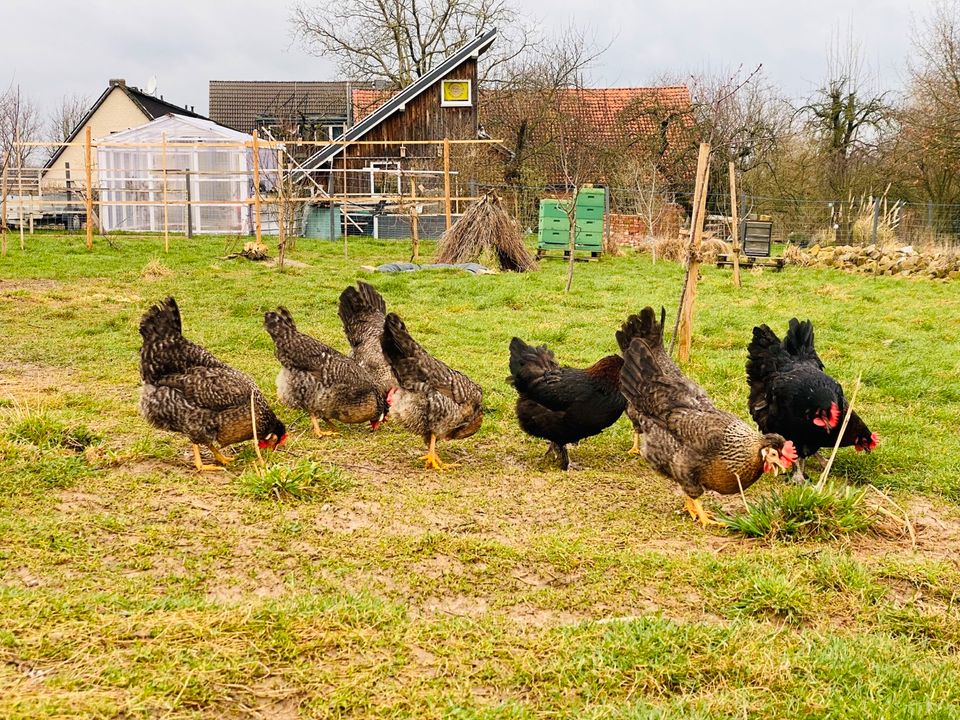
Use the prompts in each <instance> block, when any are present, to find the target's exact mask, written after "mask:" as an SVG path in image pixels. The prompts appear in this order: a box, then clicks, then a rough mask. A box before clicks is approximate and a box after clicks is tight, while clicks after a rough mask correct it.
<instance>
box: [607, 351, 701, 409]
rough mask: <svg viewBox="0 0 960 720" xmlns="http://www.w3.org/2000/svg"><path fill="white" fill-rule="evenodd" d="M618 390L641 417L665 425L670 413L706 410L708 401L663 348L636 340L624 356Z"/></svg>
mask: <svg viewBox="0 0 960 720" xmlns="http://www.w3.org/2000/svg"><path fill="white" fill-rule="evenodd" d="M620 390H621V392H622V393H623V395H624V397H626V398H627V400H628V401H630V402H632V403H633V405H634V407H635V408H636V409H637V411H638V412H639V414H640V415H645V416H648V417H650V418H652V419H653V420H654V421H656V422H666V418H667V416H668V415H669V414H670V413H671V411H673V410H677V409H680V408H696V409H701V410H702V409H706V408H707V407H708V406H709V400H708V399H707V397H706V395H705V394H704V393H703V390H702V389H701V388H700V387H699V386H698V385H696V384H695V383H694V382H692V381H691V380H689V379H687V378H686V377H685V376H684V375H683V373H681V372H680V369H679V368H678V367H677V366H676V364H675V363H674V362H673V360H672V359H671V358H670V356H669V355H667V353H666V351H665V350H664V349H663V346H662V345H656V346H654V347H651V346H650V345H649V344H648V342H647V340H645V338H643V337H637V338H634V339H633V342H631V343H630V347H629V348H627V351H626V352H625V353H624V355H623V367H622V368H621V369H620Z"/></svg>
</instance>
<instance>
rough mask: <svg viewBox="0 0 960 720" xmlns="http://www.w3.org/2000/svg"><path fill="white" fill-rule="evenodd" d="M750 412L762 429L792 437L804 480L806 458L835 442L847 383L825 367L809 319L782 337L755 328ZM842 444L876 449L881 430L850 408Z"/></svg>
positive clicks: (800, 477)
mask: <svg viewBox="0 0 960 720" xmlns="http://www.w3.org/2000/svg"><path fill="white" fill-rule="evenodd" d="M747 381H748V382H749V383H750V401H749V404H750V415H751V416H752V417H753V419H754V421H755V422H756V423H757V427H759V428H760V431H761V432H775V433H779V434H781V435H783V436H784V437H785V438H787V439H789V440H792V441H793V443H794V445H796V448H797V455H798V456H799V461H798V462H797V464H796V467H795V469H794V475H793V477H794V480H796V481H798V482H803V481H804V474H803V470H804V464H805V461H806V458H808V457H810V456H811V455H814V454H816V453H817V451H818V450H820V448H823V447H833V445H834V444H835V443H836V440H837V435H838V434H839V432H840V424H841V421H842V419H843V416H844V415H845V414H846V412H847V401H846V400H845V399H844V396H843V388H842V387H840V384H839V383H838V382H837V381H836V380H834V379H833V378H832V377H830V376H829V375H827V374H826V373H824V372H823V362H822V361H821V360H820V357H819V356H818V355H817V351H816V349H815V348H814V342H813V324H812V323H811V322H810V321H809V320H805V321H804V322H800V321H799V320H797V319H796V318H793V319H791V320H790V323H789V326H788V328H787V334H786V335H785V336H784V338H783V341H782V342H781V341H780V338H778V337H777V335H776V333H774V332H773V331H772V330H771V329H770V328H769V327H768V326H767V325H761V326H759V327H755V328H754V329H753V340H751V342H750V345H749V346H748V347H747ZM841 445H853V446H854V447H856V449H857V450H858V451H864V450H865V451H867V452H869V451H871V450H873V449H874V448H875V447H876V445H877V435H876V433H872V432H870V429H869V428H868V427H867V426H866V425H865V424H864V422H863V420H861V419H860V417H859V416H858V415H856V413H851V415H850V422H849V423H848V424H847V429H846V432H845V433H844V437H843V441H842V442H841Z"/></svg>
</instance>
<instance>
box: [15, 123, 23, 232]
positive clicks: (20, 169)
mask: <svg viewBox="0 0 960 720" xmlns="http://www.w3.org/2000/svg"><path fill="white" fill-rule="evenodd" d="M15 136H16V137H15V140H16V143H17V206H18V209H19V211H20V223H19V225H20V250H21V251H22V250H23V152H22V148H21V147H20V126H19V125H17V131H16V133H15Z"/></svg>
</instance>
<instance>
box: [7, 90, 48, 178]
mask: <svg viewBox="0 0 960 720" xmlns="http://www.w3.org/2000/svg"><path fill="white" fill-rule="evenodd" d="M39 129H40V114H39V113H38V112H37V106H36V105H34V104H33V101H32V100H31V99H30V98H29V97H28V96H26V95H25V94H24V93H23V91H22V90H21V89H20V86H19V85H10V87H8V88H7V89H6V90H5V91H4V92H3V93H0V169H2V168H3V167H26V166H28V165H29V164H30V159H31V157H32V156H33V154H34V153H33V151H34V148H32V147H30V146H25V145H23V144H22V143H28V142H33V141H34V140H36V139H37V133H38V131H39ZM18 136H19V139H20V142H21V145H17V138H18Z"/></svg>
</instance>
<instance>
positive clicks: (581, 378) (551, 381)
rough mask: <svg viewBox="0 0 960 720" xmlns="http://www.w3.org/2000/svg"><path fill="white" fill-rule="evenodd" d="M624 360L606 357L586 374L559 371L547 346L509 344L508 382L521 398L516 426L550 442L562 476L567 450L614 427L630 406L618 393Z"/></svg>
mask: <svg viewBox="0 0 960 720" xmlns="http://www.w3.org/2000/svg"><path fill="white" fill-rule="evenodd" d="M621 367H623V358H622V357H620V356H619V355H608V356H607V357H604V358H601V359H600V360H598V361H597V362H596V363H594V364H593V365H591V366H590V367H588V368H587V369H585V370H580V369H578V368H572V367H566V366H563V367H561V366H560V365H558V364H557V361H556V360H555V359H554V356H553V352H552V351H551V350H548V349H547V346H546V345H540V346H539V347H533V346H531V345H527V344H526V343H525V342H524V341H523V340H521V339H520V338H516V337H515V338H513V340H511V341H510V377H509V378H507V382H509V383H510V384H511V385H513V386H514V387H515V388H516V390H517V394H518V396H519V397H518V398H517V405H516V411H517V420H518V421H519V423H520V428H521V429H522V430H523V431H524V432H525V433H527V434H528V435H533V436H534V437H538V438H543V439H544V440H547V441H549V443H550V444H549V445H548V446H547V455H548V456H549V455H553V456H554V457H555V458H556V459H557V461H558V463H559V465H560V468H561V469H562V470H567V469H568V468H569V467H570V455H569V452H568V451H567V445H569V444H571V443H577V442H579V441H580V440H583V439H584V438H588V437H591V436H593V435H597V434H598V433H600V432H601V431H603V430H605V429H606V428H608V427H610V426H611V425H613V424H614V423H615V422H616V421H617V419H618V418H619V417H620V415H622V414H623V409H624V407H625V406H626V400H624V398H623V395H622V394H621V393H620V368H621Z"/></svg>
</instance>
